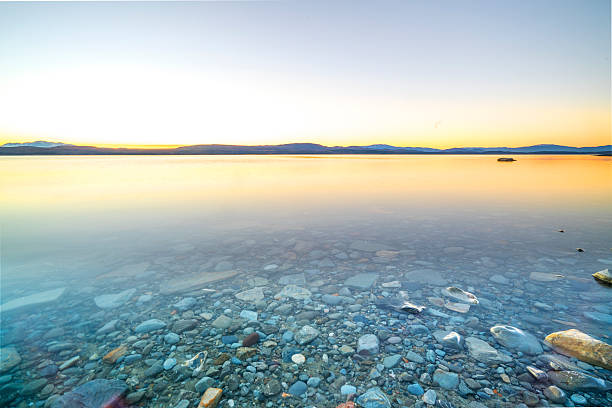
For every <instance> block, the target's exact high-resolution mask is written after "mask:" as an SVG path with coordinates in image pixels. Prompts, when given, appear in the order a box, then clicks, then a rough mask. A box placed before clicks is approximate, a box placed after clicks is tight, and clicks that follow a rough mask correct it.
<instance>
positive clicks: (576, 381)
mask: <svg viewBox="0 0 612 408" xmlns="http://www.w3.org/2000/svg"><path fill="white" fill-rule="evenodd" d="M548 378H549V379H550V382H552V383H553V384H555V385H556V386H557V387H559V388H563V389H564V390H566V391H587V390H596V391H607V390H612V383H610V382H608V381H604V380H602V379H601V378H596V377H593V376H591V375H588V374H585V373H580V372H577V371H549V372H548Z"/></svg>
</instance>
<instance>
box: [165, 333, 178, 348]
mask: <svg viewBox="0 0 612 408" xmlns="http://www.w3.org/2000/svg"><path fill="white" fill-rule="evenodd" d="M180 340H181V338H180V336H179V335H178V334H176V333H168V334H166V335H165V336H164V341H165V342H166V343H168V344H170V345H172V344H176V343H178V342H179V341H180Z"/></svg>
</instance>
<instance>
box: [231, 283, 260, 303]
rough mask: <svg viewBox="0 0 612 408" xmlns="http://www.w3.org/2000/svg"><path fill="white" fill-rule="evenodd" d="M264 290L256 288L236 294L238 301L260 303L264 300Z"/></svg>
mask: <svg viewBox="0 0 612 408" xmlns="http://www.w3.org/2000/svg"><path fill="white" fill-rule="evenodd" d="M264 297H265V296H264V292H263V288H261V287H256V288H253V289H248V290H245V291H242V292H239V293H236V299H238V300H242V301H243V302H258V301H260V300H262V299H263V298H264Z"/></svg>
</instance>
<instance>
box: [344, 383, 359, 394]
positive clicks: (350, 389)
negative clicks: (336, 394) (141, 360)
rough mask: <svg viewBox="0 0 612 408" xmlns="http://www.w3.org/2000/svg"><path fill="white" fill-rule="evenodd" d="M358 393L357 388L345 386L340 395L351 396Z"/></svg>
mask: <svg viewBox="0 0 612 408" xmlns="http://www.w3.org/2000/svg"><path fill="white" fill-rule="evenodd" d="M356 393H357V387H355V386H354V385H348V384H344V385H343V386H342V387H340V394H342V395H351V394H356Z"/></svg>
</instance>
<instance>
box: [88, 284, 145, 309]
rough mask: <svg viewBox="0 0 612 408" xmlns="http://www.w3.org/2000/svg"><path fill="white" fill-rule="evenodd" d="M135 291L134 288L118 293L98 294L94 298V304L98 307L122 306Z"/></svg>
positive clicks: (111, 307)
mask: <svg viewBox="0 0 612 408" xmlns="http://www.w3.org/2000/svg"><path fill="white" fill-rule="evenodd" d="M134 293H136V289H127V290H124V291H123V292H119V293H111V294H107V295H100V296H96V297H95V298H94V302H95V303H96V306H98V307H99V308H100V309H114V308H116V307H119V306H123V305H124V304H125V303H126V302H127V301H128V300H130V298H131V297H132V296H134Z"/></svg>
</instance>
